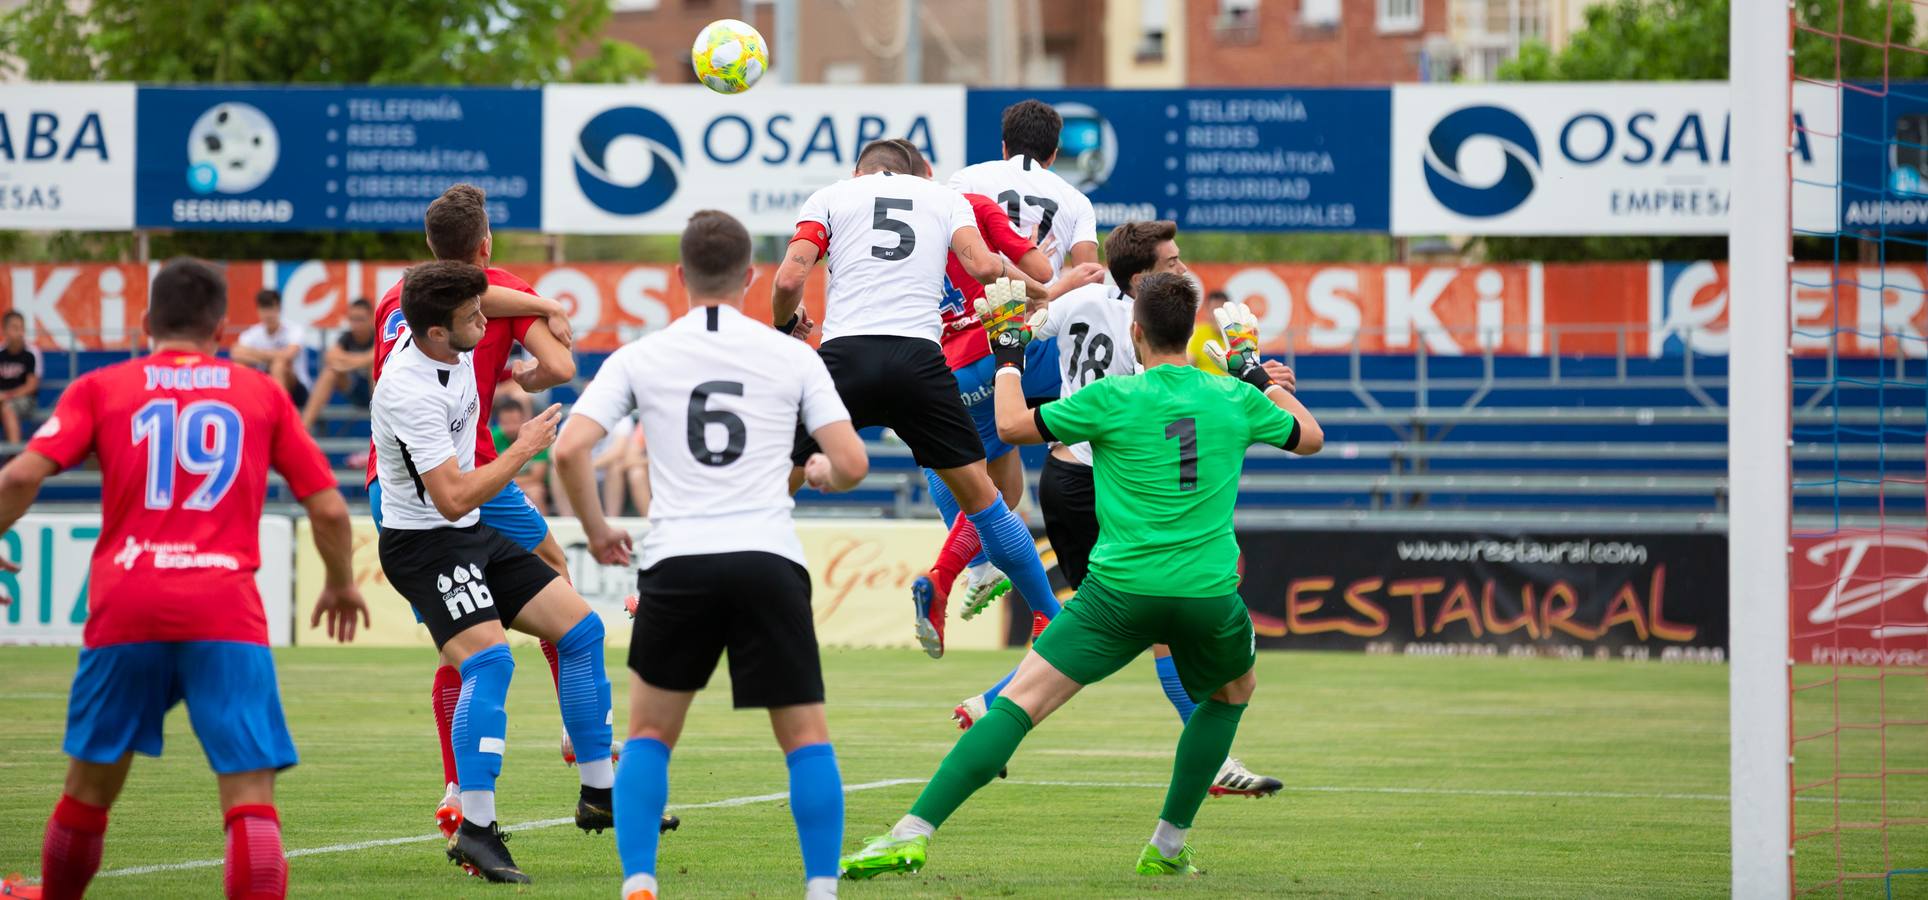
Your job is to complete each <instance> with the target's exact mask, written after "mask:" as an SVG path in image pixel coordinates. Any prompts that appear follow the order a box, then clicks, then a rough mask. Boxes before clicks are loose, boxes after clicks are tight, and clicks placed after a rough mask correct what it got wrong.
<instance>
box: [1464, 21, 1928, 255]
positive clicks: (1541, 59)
mask: <svg viewBox="0 0 1928 900" xmlns="http://www.w3.org/2000/svg"><path fill="white" fill-rule="evenodd" d="M1745 2H1750V3H1751V2H1762V0H1745ZM1728 4H1729V0H1612V2H1604V3H1600V4H1598V5H1595V6H1593V7H1590V8H1589V9H1588V10H1587V12H1586V26H1585V27H1584V28H1582V29H1580V30H1579V31H1576V32H1574V33H1573V36H1572V38H1571V40H1569V41H1568V42H1567V46H1566V47H1565V48H1563V49H1562V50H1561V51H1560V52H1558V53H1554V52H1553V51H1552V50H1551V49H1549V48H1548V47H1547V45H1546V44H1544V43H1541V42H1538V41H1533V42H1529V43H1527V44H1526V45H1525V46H1524V47H1522V48H1521V49H1520V54H1519V56H1518V57H1516V58H1515V59H1513V60H1512V61H1510V62H1508V63H1506V64H1505V65H1503V66H1501V67H1500V71H1499V78H1500V80H1501V81H1677V80H1678V81H1692V80H1701V81H1708V80H1724V79H1726V78H1727V11H1728ZM1795 6H1796V16H1797V19H1796V21H1797V22H1799V23H1801V25H1803V26H1805V27H1803V28H1800V29H1797V30H1796V31H1795V38H1794V46H1795V63H1794V65H1795V72H1796V73H1797V74H1798V75H1801V76H1803V77H1808V78H1817V79H1823V80H1833V79H1834V78H1836V77H1837V75H1836V64H1837V61H1838V63H1839V66H1840V69H1839V71H1840V74H1839V76H1838V77H1840V78H1842V79H1844V80H1849V81H1852V80H1857V79H1867V80H1875V81H1902V80H1911V79H1923V78H1928V52H1924V51H1923V48H1922V47H1921V46H1920V45H1917V44H1916V42H1915V39H1914V34H1915V18H1914V13H1913V11H1912V9H1911V4H1909V3H1906V2H1901V0H1798V2H1797V3H1796V4H1795ZM1808 29H1813V30H1808ZM1833 35H1848V36H1851V37H1857V38H1860V39H1861V40H1862V41H1881V42H1885V44H1884V45H1877V44H1872V43H1862V42H1861V41H1856V40H1837V39H1836V38H1835V37H1833ZM1897 48H1910V49H1905V50H1904V49H1897ZM1810 240H1811V239H1810ZM1484 242H1485V245H1486V252H1487V255H1488V256H1490V257H1492V258H1494V259H1542V260H1556V261H1557V260H1593V259H1602V258H1607V259H1723V258H1725V257H1726V256H1727V240H1726V238H1720V237H1581V238H1513V237H1488V238H1485V239H1484ZM1830 246H1831V245H1830ZM1829 252H1830V253H1831V252H1832V250H1830V251H1829Z"/></svg>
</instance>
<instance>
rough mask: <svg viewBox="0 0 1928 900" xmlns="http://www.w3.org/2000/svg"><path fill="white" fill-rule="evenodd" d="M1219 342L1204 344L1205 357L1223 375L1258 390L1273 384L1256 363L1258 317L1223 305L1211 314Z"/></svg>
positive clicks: (1244, 309)
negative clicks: (1221, 368)
mask: <svg viewBox="0 0 1928 900" xmlns="http://www.w3.org/2000/svg"><path fill="white" fill-rule="evenodd" d="M1212 317H1213V318H1214V319H1216V320H1217V324H1218V333H1219V337H1220V340H1216V341H1206V342H1205V355H1206V356H1209V357H1211V358H1212V362H1215V363H1218V364H1219V366H1221V367H1223V368H1224V369H1225V371H1226V372H1227V373H1230V374H1231V375H1232V376H1233V377H1235V378H1237V379H1239V380H1240V381H1243V382H1245V383H1247V384H1250V385H1251V386H1253V387H1255V388H1258V389H1259V390H1261V391H1262V390H1265V389H1266V388H1268V387H1271V386H1272V384H1273V381H1272V374H1271V373H1270V372H1267V371H1266V368H1265V365H1264V363H1262V362H1261V361H1260V360H1259V317H1258V316H1256V315H1253V314H1252V310H1251V309H1250V308H1249V307H1247V306H1246V305H1245V304H1243V303H1237V302H1233V303H1227V304H1225V305H1223V306H1220V307H1219V308H1217V309H1215V310H1212Z"/></svg>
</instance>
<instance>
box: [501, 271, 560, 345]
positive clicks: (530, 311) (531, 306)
mask: <svg viewBox="0 0 1928 900" xmlns="http://www.w3.org/2000/svg"><path fill="white" fill-rule="evenodd" d="M482 315H484V316H487V317H489V318H491V319H516V318H522V317H525V316H533V317H536V318H540V319H542V320H543V321H544V322H547V323H548V324H549V333H550V334H552V335H555V338H556V340H559V341H561V342H562V345H563V346H565V347H567V346H571V345H573V344H575V342H576V333H575V329H574V328H573V327H571V326H570V324H569V311H568V310H566V309H564V308H563V306H562V304H561V303H560V302H558V301H555V300H550V299H548V298H547V297H538V296H536V295H534V294H525V293H523V292H521V291H518V290H516V289H515V288H512V287H504V286H502V285H499V284H492V285H489V289H488V290H486V291H483V292H482Z"/></svg>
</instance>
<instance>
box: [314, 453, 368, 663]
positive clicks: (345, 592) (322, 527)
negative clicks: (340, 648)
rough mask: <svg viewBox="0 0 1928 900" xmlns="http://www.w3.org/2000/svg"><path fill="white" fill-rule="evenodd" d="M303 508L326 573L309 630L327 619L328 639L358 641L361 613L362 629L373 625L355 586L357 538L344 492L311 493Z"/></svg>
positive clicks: (344, 641) (366, 605) (365, 604)
mask: <svg viewBox="0 0 1928 900" xmlns="http://www.w3.org/2000/svg"><path fill="white" fill-rule="evenodd" d="M301 506H302V508H303V509H305V510H306V511H307V513H308V524H309V526H310V527H311V530H312V531H313V532H314V536H315V551H316V552H318V553H320V554H321V564H322V568H323V569H324V570H325V573H324V575H323V580H322V585H321V596H320V597H319V598H317V599H316V600H315V614H314V615H313V616H311V617H310V618H309V619H308V627H310V628H319V627H321V620H322V619H323V618H326V619H327V620H328V636H329V637H331V638H334V639H335V640H338V641H340V642H342V643H344V644H346V643H348V642H349V641H352V640H354V639H355V629H356V624H355V617H356V615H357V614H360V616H361V627H364V628H365V627H367V626H368V624H369V619H368V604H367V603H366V602H364V601H363V600H362V595H361V591H360V590H359V589H357V588H356V587H355V568H354V563H353V560H354V555H355V535H354V530H353V527H352V526H351V525H350V524H349V522H348V503H347V502H346V501H344V500H342V499H341V491H339V490H336V489H334V488H329V489H328V490H325V491H317V492H315V493H313V494H309V495H308V496H307V497H305V498H303V499H302V501H301Z"/></svg>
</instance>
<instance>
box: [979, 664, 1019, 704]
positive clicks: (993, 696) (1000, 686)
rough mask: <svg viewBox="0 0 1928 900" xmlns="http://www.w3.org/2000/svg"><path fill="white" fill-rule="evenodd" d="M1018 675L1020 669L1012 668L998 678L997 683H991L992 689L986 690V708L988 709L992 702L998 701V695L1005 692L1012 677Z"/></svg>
mask: <svg viewBox="0 0 1928 900" xmlns="http://www.w3.org/2000/svg"><path fill="white" fill-rule="evenodd" d="M1016 677H1018V670H1016V669H1012V670H1011V671H1009V672H1006V673H1004V677H1003V678H1000V679H998V682H997V684H994V685H991V689H990V690H988V691H985V692H984V706H985V708H987V709H988V708H990V706H991V704H993V703H996V702H997V697H998V695H999V694H1002V693H1004V688H1005V686H1006V685H1009V684H1010V683H1011V679H1013V678H1016Z"/></svg>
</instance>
